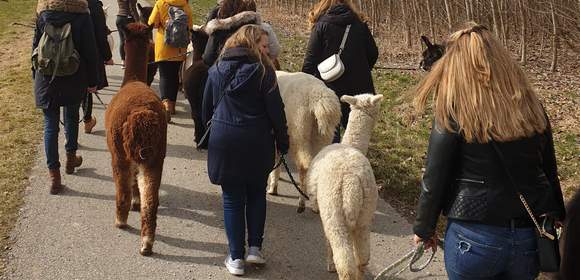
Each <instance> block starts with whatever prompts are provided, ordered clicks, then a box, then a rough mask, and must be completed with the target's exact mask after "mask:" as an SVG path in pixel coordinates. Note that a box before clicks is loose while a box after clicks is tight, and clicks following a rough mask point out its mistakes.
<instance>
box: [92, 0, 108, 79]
mask: <svg viewBox="0 0 580 280" xmlns="http://www.w3.org/2000/svg"><path fill="white" fill-rule="evenodd" d="M88 3H89V10H90V11H91V19H92V21H93V28H94V31H95V40H96V41H97V55H98V57H97V72H98V84H97V89H102V88H105V87H108V86H109V83H108V81H107V72H106V71H105V61H108V60H110V59H111V58H112V57H113V54H112V53H111V47H110V46H109V41H108V40H107V36H108V35H109V28H108V27H107V19H106V18H105V13H104V11H103V2H101V1H99V0H88Z"/></svg>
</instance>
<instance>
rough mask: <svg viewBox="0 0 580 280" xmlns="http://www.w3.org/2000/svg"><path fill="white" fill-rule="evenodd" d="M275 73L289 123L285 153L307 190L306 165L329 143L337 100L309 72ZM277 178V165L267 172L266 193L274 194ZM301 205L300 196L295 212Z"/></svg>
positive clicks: (337, 117)
mask: <svg viewBox="0 0 580 280" xmlns="http://www.w3.org/2000/svg"><path fill="white" fill-rule="evenodd" d="M276 76H277V77H278V87H279V88H280V95H281V96H282V101H283V102H284V108H285V110H284V111H285V112H286V118H287V124H288V135H289V137H290V149H289V150H288V153H289V155H290V157H291V158H292V159H293V160H294V163H295V164H296V166H297V168H298V174H299V175H300V182H301V189H302V191H303V192H304V193H308V192H307V188H306V184H304V182H305V181H304V180H305V177H306V172H307V171H308V166H310V162H311V161H312V158H313V157H314V156H315V155H316V154H317V153H318V152H319V151H320V150H321V149H322V148H323V147H324V146H326V145H329V144H330V143H332V138H333V137H334V131H335V129H336V126H337V125H338V122H339V121H340V116H341V111H340V102H339V101H338V97H337V96H336V94H335V93H334V91H333V90H331V89H329V88H328V87H327V86H326V85H325V84H324V82H322V81H321V80H319V79H317V78H316V77H314V76H312V75H309V74H306V73H302V72H297V73H288V72H283V71H276ZM279 178H280V168H278V169H276V170H274V171H272V173H270V178H269V180H268V193H269V194H272V195H275V194H277V192H278V190H277V189H278V180H279ZM304 208H305V201H304V198H302V196H300V198H299V200H298V212H299V213H300V212H302V211H304Z"/></svg>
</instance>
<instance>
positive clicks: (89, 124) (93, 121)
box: [83, 117, 97, 134]
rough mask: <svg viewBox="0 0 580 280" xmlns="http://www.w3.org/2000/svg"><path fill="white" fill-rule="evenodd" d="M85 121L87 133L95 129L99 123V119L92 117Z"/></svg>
mask: <svg viewBox="0 0 580 280" xmlns="http://www.w3.org/2000/svg"><path fill="white" fill-rule="evenodd" d="M83 122H84V123H85V133H87V134H90V133H91V132H92V131H93V128H94V127H95V125H97V119H96V118H95V117H92V118H91V119H90V120H88V121H83Z"/></svg>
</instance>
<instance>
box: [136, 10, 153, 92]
mask: <svg viewBox="0 0 580 280" xmlns="http://www.w3.org/2000/svg"><path fill="white" fill-rule="evenodd" d="M137 8H138V9H139V13H140V15H139V16H140V17H141V23H143V24H147V21H148V20H149V16H151V13H152V12H153V7H143V6H141V4H139V3H137ZM149 40H150V42H151V43H150V44H151V51H150V52H149V59H148V62H149V65H147V85H148V86H151V84H152V83H153V80H154V79H155V75H156V74H157V64H156V63H154V62H155V52H154V51H153V50H155V43H153V29H151V31H150V32H149Z"/></svg>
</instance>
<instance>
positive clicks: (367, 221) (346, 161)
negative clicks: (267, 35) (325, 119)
mask: <svg viewBox="0 0 580 280" xmlns="http://www.w3.org/2000/svg"><path fill="white" fill-rule="evenodd" d="M382 99H383V96H382V95H372V94H362V95H357V96H354V97H353V96H347V95H345V96H343V97H342V98H341V99H340V100H341V101H343V102H346V103H348V104H350V108H351V112H350V115H349V120H348V125H347V126H346V131H345V133H344V136H343V138H342V141H341V143H340V144H333V145H330V146H327V147H325V148H324V149H322V151H320V153H318V155H316V157H315V158H314V159H313V160H312V163H311V165H310V169H309V170H308V174H307V176H306V184H307V185H308V186H309V188H310V191H311V192H310V198H311V199H313V204H314V205H313V207H315V209H314V210H317V209H316V208H317V207H318V206H319V209H320V219H321V220H322V226H323V228H324V233H325V235H326V240H327V242H326V245H327V269H328V271H334V269H335V267H336V271H337V272H338V278H339V279H340V280H347V279H349V280H350V279H352V280H360V279H363V275H364V271H365V268H366V265H367V264H368V263H369V260H370V227H371V224H372V220H373V213H374V212H375V209H376V207H377V198H378V190H377V186H376V183H375V175H374V173H373V169H372V167H371V164H370V163H369V160H368V159H367V158H366V153H367V151H368V146H369V141H370V138H371V134H372V131H373V127H374V125H375V122H376V118H377V116H378V114H379V111H380V106H381V100H382ZM333 260H334V262H333Z"/></svg>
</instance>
